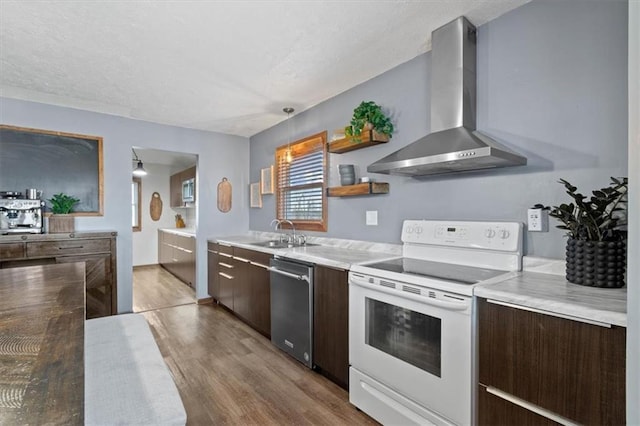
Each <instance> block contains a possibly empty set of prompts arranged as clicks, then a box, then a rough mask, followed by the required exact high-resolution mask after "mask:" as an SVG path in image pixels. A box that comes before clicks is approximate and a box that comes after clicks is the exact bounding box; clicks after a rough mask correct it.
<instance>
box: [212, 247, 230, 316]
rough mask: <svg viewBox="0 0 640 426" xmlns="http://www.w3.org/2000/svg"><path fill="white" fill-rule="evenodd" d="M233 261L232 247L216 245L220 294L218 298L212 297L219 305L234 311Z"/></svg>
mask: <svg viewBox="0 0 640 426" xmlns="http://www.w3.org/2000/svg"><path fill="white" fill-rule="evenodd" d="M234 269H235V261H234V260H233V247H231V246H225V245H223V244H219V245H218V277H219V278H218V279H219V288H220V293H219V297H215V296H213V297H214V298H215V299H216V300H217V301H218V302H219V303H220V304H221V305H224V306H226V307H227V308H229V309H231V310H232V311H233V310H234V309H233V308H234V305H233V287H234V284H235V282H234V279H235V277H234V274H235V271H234Z"/></svg>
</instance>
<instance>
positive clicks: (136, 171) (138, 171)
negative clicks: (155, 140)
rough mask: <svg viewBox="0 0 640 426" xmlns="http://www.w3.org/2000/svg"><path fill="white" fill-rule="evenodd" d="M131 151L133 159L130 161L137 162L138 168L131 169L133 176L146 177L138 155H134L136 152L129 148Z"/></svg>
mask: <svg viewBox="0 0 640 426" xmlns="http://www.w3.org/2000/svg"><path fill="white" fill-rule="evenodd" d="M131 151H133V156H134V157H135V158H134V159H132V160H131V161H137V162H138V166H137V167H136V168H135V169H133V175H134V176H146V175H147V171H146V170H145V169H144V167H143V166H142V161H141V160H140V159H139V158H138V154H136V151H135V150H134V149H133V148H131Z"/></svg>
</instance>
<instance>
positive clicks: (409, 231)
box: [407, 226, 413, 234]
mask: <svg viewBox="0 0 640 426" xmlns="http://www.w3.org/2000/svg"><path fill="white" fill-rule="evenodd" d="M407 234H413V228H412V227H410V226H407Z"/></svg>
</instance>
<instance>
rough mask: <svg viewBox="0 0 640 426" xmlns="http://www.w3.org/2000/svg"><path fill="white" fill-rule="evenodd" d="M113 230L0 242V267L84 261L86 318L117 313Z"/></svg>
mask: <svg viewBox="0 0 640 426" xmlns="http://www.w3.org/2000/svg"><path fill="white" fill-rule="evenodd" d="M116 235H117V234H116V233H115V232H92V233H73V234H55V235H54V234H41V235H28V236H23V237H16V236H10V237H7V238H8V239H16V238H22V241H11V242H0V253H1V255H0V268H11V267H19V266H29V265H41V264H50V263H74V262H84V264H85V291H86V317H87V319H89V318H98V317H103V316H108V315H113V314H116V313H117V312H118V306H117V304H118V299H117V285H116V283H117V279H116V276H117V275H116Z"/></svg>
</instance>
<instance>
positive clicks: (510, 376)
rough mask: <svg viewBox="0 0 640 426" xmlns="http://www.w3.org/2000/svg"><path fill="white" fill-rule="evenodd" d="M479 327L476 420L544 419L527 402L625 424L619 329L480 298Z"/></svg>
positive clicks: (592, 420)
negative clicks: (538, 416)
mask: <svg viewBox="0 0 640 426" xmlns="http://www.w3.org/2000/svg"><path fill="white" fill-rule="evenodd" d="M478 324H479V331H478V339H479V340H478V342H479V352H478V355H479V380H480V386H479V388H478V389H479V397H478V401H479V404H478V423H479V424H532V423H537V424H541V423H543V422H544V421H546V419H545V420H544V421H537V420H535V419H536V418H537V415H535V416H533V414H532V412H531V411H530V410H528V409H527V407H530V405H533V406H535V407H540V408H542V409H543V410H547V411H548V412H551V413H552V414H554V415H558V416H561V417H563V418H566V419H569V420H572V421H574V422H578V423H583V424H607V425H614V424H615V425H617V424H625V342H626V329H625V328H623V327H617V326H611V327H606V326H601V325H595V324H589V323H585V322H580V321H574V320H570V319H564V318H559V317H555V316H551V315H546V314H543V313H538V312H531V311H529V310H523V309H518V308H517V307H512V306H503V305H500V304H496V303H491V302H488V301H487V300H485V299H479V301H478ZM511 397H514V398H515V399H513V398H511ZM509 399H511V401H509ZM532 416H533V417H532Z"/></svg>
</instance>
